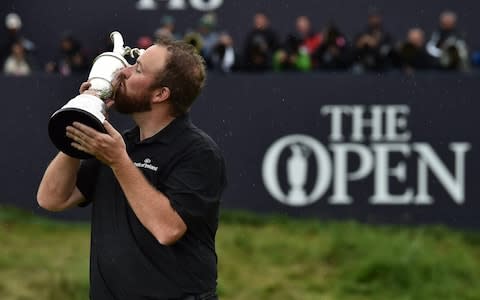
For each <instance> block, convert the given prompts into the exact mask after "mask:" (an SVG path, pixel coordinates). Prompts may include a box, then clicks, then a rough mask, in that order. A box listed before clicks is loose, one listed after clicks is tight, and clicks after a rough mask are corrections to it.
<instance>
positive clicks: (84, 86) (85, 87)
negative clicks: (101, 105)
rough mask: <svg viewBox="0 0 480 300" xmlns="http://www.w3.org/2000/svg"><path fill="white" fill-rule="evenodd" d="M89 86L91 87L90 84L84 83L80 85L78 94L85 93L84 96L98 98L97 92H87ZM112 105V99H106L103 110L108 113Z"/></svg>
mask: <svg viewBox="0 0 480 300" xmlns="http://www.w3.org/2000/svg"><path fill="white" fill-rule="evenodd" d="M91 86H92V84H91V83H90V82H88V81H85V82H83V83H82V84H81V85H80V89H79V90H78V91H79V92H80V94H83V93H86V94H89V95H93V96H97V97H98V93H97V92H95V91H94V90H91V91H90V90H89V88H90V87H91ZM112 105H113V100H112V99H106V100H105V108H106V110H107V111H108V109H110V107H112Z"/></svg>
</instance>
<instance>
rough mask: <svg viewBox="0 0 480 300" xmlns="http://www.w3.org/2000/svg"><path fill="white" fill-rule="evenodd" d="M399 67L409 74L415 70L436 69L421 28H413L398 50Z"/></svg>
mask: <svg viewBox="0 0 480 300" xmlns="http://www.w3.org/2000/svg"><path fill="white" fill-rule="evenodd" d="M397 65H398V66H399V67H400V68H401V69H402V71H404V72H405V73H407V74H412V73H413V72H414V71H415V70H426V69H429V68H432V67H434V60H433V57H432V56H430V54H428V52H427V49H426V47H425V32H424V31H423V30H422V29H420V28H411V29H410V30H409V31H408V33H407V39H406V41H404V42H403V43H401V44H400V45H399V46H398V48H397Z"/></svg>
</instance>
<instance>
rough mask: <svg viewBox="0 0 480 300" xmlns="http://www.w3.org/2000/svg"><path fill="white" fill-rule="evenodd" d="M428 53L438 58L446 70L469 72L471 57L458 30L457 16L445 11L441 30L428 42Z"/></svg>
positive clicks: (439, 63)
mask: <svg viewBox="0 0 480 300" xmlns="http://www.w3.org/2000/svg"><path fill="white" fill-rule="evenodd" d="M427 51H428V53H429V54H430V55H431V56H433V57H434V58H436V60H437V62H438V65H439V66H440V67H441V68H442V69H444V70H460V71H468V70H469V69H470V61H469V60H470V56H469V51H468V45H467V43H466V41H465V38H464V37H463V34H462V33H461V32H460V31H459V30H458V28H457V14H456V13H455V12H453V11H444V12H442V13H441V14H440V18H439V28H438V30H436V31H434V32H433V33H432V36H431V38H430V40H429V41H428V42H427Z"/></svg>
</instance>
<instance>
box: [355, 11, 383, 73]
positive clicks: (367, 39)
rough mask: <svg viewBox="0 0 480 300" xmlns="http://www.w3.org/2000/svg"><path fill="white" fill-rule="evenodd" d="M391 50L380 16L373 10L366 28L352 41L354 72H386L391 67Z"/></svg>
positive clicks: (370, 12)
mask: <svg viewBox="0 0 480 300" xmlns="http://www.w3.org/2000/svg"><path fill="white" fill-rule="evenodd" d="M392 50H393V39H392V37H391V35H390V34H389V33H388V32H386V31H385V29H384V28H383V17H382V14H381V12H380V11H379V10H378V9H376V8H373V9H371V10H370V11H369V14H368V24H367V28H366V29H365V31H363V32H361V33H360V34H358V35H357V37H356V38H355V39H354V66H353V70H354V72H356V73H361V72H364V71H365V70H372V71H384V70H386V69H387V68H388V67H389V66H390V65H391V59H392V56H393V51H392Z"/></svg>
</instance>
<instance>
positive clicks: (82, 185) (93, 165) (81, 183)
mask: <svg viewBox="0 0 480 300" xmlns="http://www.w3.org/2000/svg"><path fill="white" fill-rule="evenodd" d="M99 166H100V162H99V161H98V160H96V159H94V158H92V159H87V160H82V162H81V164H80V168H79V169H78V173H77V182H76V185H77V188H78V189H79V190H80V192H81V193H82V195H83V196H84V197H85V199H86V201H85V202H82V203H80V204H79V205H78V206H80V207H84V206H87V205H88V204H89V203H90V202H92V200H93V199H92V197H93V192H94V190H95V182H96V179H97V173H98V168H99Z"/></svg>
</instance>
